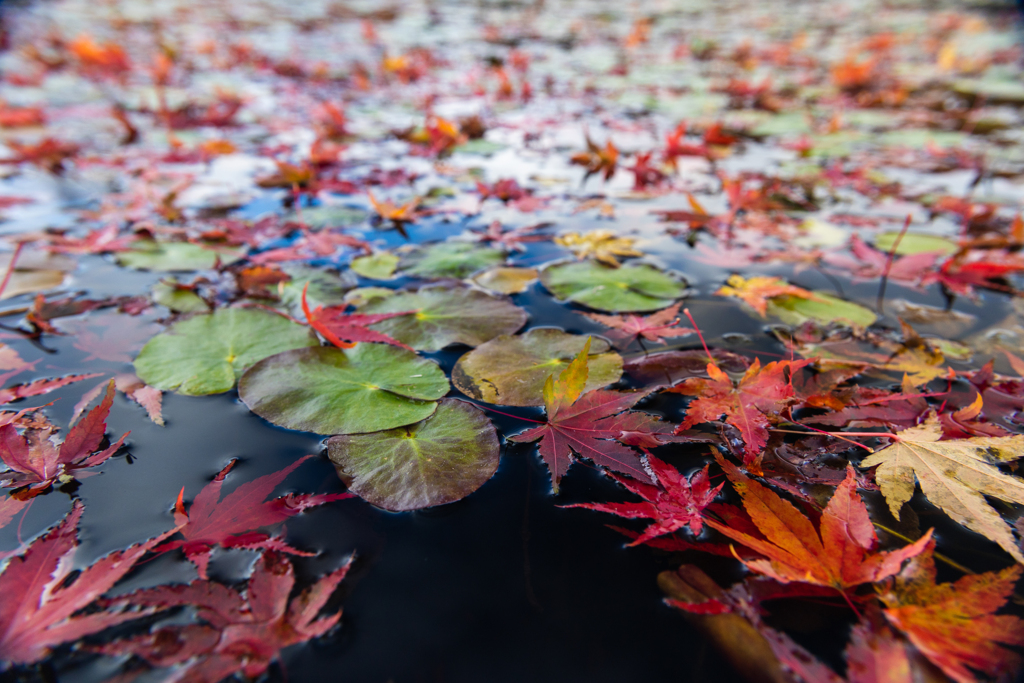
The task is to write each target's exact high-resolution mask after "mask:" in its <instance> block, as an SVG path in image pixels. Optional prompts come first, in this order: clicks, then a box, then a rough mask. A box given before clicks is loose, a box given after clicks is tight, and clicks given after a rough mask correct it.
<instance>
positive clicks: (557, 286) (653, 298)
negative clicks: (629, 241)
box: [540, 261, 686, 313]
mask: <svg viewBox="0 0 1024 683" xmlns="http://www.w3.org/2000/svg"><path fill="white" fill-rule="evenodd" d="M540 281H541V282H542V283H544V286H545V287H547V288H548V289H549V290H551V293H552V294H554V295H555V296H556V297H558V299H559V300H560V301H572V302H575V303H578V304H584V305H586V306H590V307H591V308H595V309H597V310H599V311H610V312H613V313H619V312H623V311H656V310H659V309H662V308H665V307H666V306H669V305H671V304H672V302H674V301H675V300H676V299H678V298H680V297H681V296H683V293H684V292H685V291H686V283H685V282H683V281H682V280H680V279H679V278H676V277H673V276H671V275H668V274H667V273H664V272H662V271H660V270H658V269H657V268H655V267H654V266H651V265H648V264H646V263H638V264H632V263H630V264H627V265H624V266H620V267H618V268H612V267H611V266H606V265H603V264H601V263H597V262H595V261H580V262H577V263H556V264H553V265H550V266H548V267H547V268H545V269H544V270H542V271H541V273H540Z"/></svg>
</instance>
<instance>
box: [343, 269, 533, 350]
mask: <svg viewBox="0 0 1024 683" xmlns="http://www.w3.org/2000/svg"><path fill="white" fill-rule="evenodd" d="M402 311H416V313H415V314H413V315H401V316H398V317H397V318H391V319H389V320H384V321H381V322H379V323H377V324H375V325H371V326H370V328H371V329H374V330H377V331H378V332H383V333H384V334H388V335H391V336H392V337H394V338H395V339H397V340H398V341H400V342H402V343H403V344H408V345H409V346H411V347H412V348H414V349H416V350H417V351H440V350H441V349H443V348H444V347H446V346H448V345H449V344H465V345H466V346H480V344H483V343H484V342H486V341H490V340H491V339H494V338H495V337H497V336H498V335H502V334H512V333H513V332H515V331H516V330H518V329H519V328H520V327H522V326H523V325H525V324H526V319H527V318H528V317H529V316H527V314H526V311H524V310H523V309H522V308H519V306H516V305H515V304H513V303H512V302H511V301H509V300H508V299H507V298H505V297H500V296H493V295H491V294H486V293H484V292H480V291H477V290H475V289H469V288H468V287H462V286H454V287H453V286H450V285H430V286H427V287H421V288H419V289H418V290H416V291H414V292H398V293H397V294H395V295H394V296H392V297H388V298H387V299H383V300H377V301H374V302H372V303H369V304H367V305H366V306H364V307H363V308H361V309H360V310H359V312H360V313H400V312H402Z"/></svg>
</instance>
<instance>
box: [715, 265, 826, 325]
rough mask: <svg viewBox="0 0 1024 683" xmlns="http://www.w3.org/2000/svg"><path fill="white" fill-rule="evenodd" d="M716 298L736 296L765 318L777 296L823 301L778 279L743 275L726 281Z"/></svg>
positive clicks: (734, 276)
mask: <svg viewBox="0 0 1024 683" xmlns="http://www.w3.org/2000/svg"><path fill="white" fill-rule="evenodd" d="M715 295H716V296H734V297H736V298H737V299H742V300H743V301H744V302H745V303H747V304H750V306H751V307H752V308H753V309H754V310H755V311H757V312H758V313H760V314H761V317H764V316H765V315H767V313H768V299H772V298H774V297H777V296H795V297H799V298H801V299H810V300H811V301H821V300H822V299H821V298H820V297H817V296H815V295H814V293H813V292H809V291H807V290H806V289H804V288H803V287H797V286H796V285H791V284H789V283H787V282H786V281H785V280H781V279H779V278H777V277H752V278H749V279H747V278H744V277H743V276H741V275H732V276H730V277H729V279H728V280H726V284H725V285H723V286H722V287H720V288H719V290H718V291H717V292H715Z"/></svg>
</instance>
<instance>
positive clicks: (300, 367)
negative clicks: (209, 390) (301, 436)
mask: <svg viewBox="0 0 1024 683" xmlns="http://www.w3.org/2000/svg"><path fill="white" fill-rule="evenodd" d="M447 393H448V380H447V379H446V378H445V376H444V372H443V371H442V370H441V368H440V367H438V365H437V363H434V362H433V361H429V360H427V359H425V358H420V357H419V356H417V355H416V354H415V353H413V352H412V351H407V350H405V349H400V348H398V347H397V346H390V345H388V344H366V343H363V344H357V345H356V346H355V347H354V348H351V349H336V348H333V347H328V346H318V347H315V348H308V349H295V350H293V351H285V352H284V353H279V354H277V355H275V356H270V357H269V358H264V359H263V360H261V361H260V362H259V363H256V365H254V366H252V367H251V368H249V370H248V371H246V373H245V374H244V375H242V379H241V380H239V382H238V395H239V396H240V397H241V399H242V401H244V402H245V405H247V406H249V410H251V411H253V412H254V413H256V414H257V415H259V416H260V417H262V418H264V419H266V420H269V421H271V422H273V423H274V424H276V425H279V426H281V427H286V428H288V429H297V430H300V431H305V432H316V433H317V434H360V433H364V432H377V431H380V430H382V429H394V428H395V427H402V426H405V425H408V424H412V423H413V422H419V421H420V420H425V419H426V418H428V417H430V416H431V415H432V414H433V413H434V410H435V409H436V408H437V403H436V401H437V400H438V399H439V398H441V397H442V396H444V395H445V394H447Z"/></svg>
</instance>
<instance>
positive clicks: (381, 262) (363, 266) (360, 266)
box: [351, 251, 399, 280]
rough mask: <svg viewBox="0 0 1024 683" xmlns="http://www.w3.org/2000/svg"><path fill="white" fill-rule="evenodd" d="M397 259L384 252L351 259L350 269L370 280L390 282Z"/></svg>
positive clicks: (396, 265)
mask: <svg viewBox="0 0 1024 683" xmlns="http://www.w3.org/2000/svg"><path fill="white" fill-rule="evenodd" d="M398 261H399V259H398V257H397V256H395V255H394V254H392V253H389V252H386V251H378V252H377V253H375V254H370V255H369V256H360V257H358V258H354V259H352V265H351V268H352V270H354V271H355V272H356V273H358V274H359V275H362V276H363V277H365V278H369V279H371V280H390V279H391V278H393V277H394V275H395V268H397V267H398Z"/></svg>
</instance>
